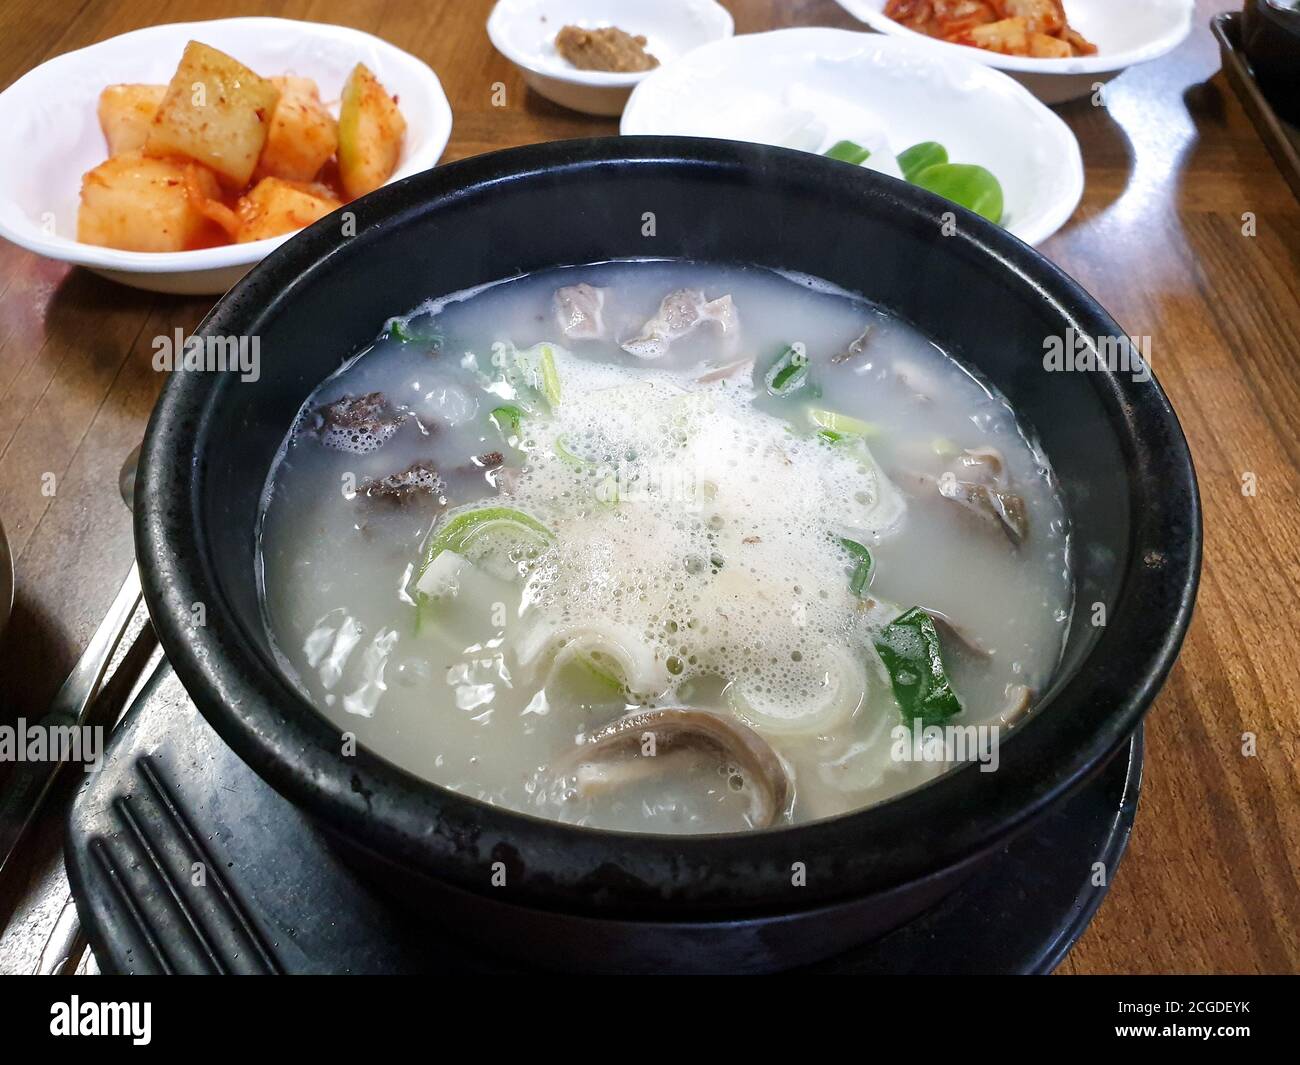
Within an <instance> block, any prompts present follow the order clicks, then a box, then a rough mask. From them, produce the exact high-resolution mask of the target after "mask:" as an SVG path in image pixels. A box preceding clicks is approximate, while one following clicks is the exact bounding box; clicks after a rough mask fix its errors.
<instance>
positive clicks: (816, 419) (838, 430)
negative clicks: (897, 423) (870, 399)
mask: <svg viewBox="0 0 1300 1065" xmlns="http://www.w3.org/2000/svg"><path fill="white" fill-rule="evenodd" d="M808 420H809V421H811V422H812V423H813V425H815V426H817V428H818V429H820V430H821V435H822V436H824V437H826V439H827V440H830V441H832V442H835V441H838V440H842V439H844V437H846V436H862V437H867V436H876V435H877V433H878V431H879V430H877V428H876V427H875V426H874V425H872V424H871V423H870V422H864V421H863V420H862V419H861V418H851V417H849V415H847V414H838V413H836V412H835V411H833V410H822V409H821V408H820V407H812V408H811V409H810V410H809V411H808Z"/></svg>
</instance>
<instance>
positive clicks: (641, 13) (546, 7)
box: [487, 0, 736, 115]
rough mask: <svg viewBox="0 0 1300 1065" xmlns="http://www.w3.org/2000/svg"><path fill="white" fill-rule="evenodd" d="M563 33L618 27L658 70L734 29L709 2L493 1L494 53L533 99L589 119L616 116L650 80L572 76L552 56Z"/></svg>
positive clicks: (637, 75) (573, 71)
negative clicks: (639, 42)
mask: <svg viewBox="0 0 1300 1065" xmlns="http://www.w3.org/2000/svg"><path fill="white" fill-rule="evenodd" d="M568 25H572V26H581V27H582V28H583V29H597V28H599V27H602V26H617V27H618V28H619V29H620V30H625V31H626V32H628V33H630V34H632V35H633V36H637V35H641V36H644V37H645V38H646V51H648V52H649V53H650V54H651V55H653V56H654V57H655V58H656V59H658V60H659V63H660V65H661V66H663V65H666V64H668V63H671V62H672V61H673V60H675V59H677V58H678V57H680V56H683V55H685V54H686V53H687V52H689V51H690V50H691V49H692V48H697V47H698V46H700V45H702V44H707V43H708V42H710V41H716V40H721V39H722V38H724V37H730V36H731V35H732V33H734V32H735V28H736V27H735V24H734V23H733V22H732V21H731V15H730V14H728V13H727V10H726V9H725V8H724V7H722V6H721V5H719V4H716V3H714V2H713V0H498V3H497V5H496V7H494V8H493V9H492V14H491V15H490V16H488V23H487V30H488V36H489V37H490V38H492V43H493V45H495V46H496V50H497V51H498V52H500V53H501V54H502V55H503V56H505V57H506V58H507V59H509V60H510V62H512V63H514V65H515V66H517V67H518V68H519V70H520V72H521V73H522V74H523V76H524V81H525V82H527V84H528V85H529V87H530V88H532V89H533V90H534V91H535V92H538V93H540V94H541V95H542V96H545V97H546V98H547V99H548V100H552V101H554V102H555V103H557V104H560V105H561V106H562V107H568V108H572V109H573V110H574V111H584V112H586V113H587V114H589V115H617V114H618V113H619V112H621V111H622V110H623V105H624V104H625V103H627V98H628V95H629V94H630V93H631V92H632V89H633V88H634V87H635V86H636V85H637V83H638V82H640V81H641V80H642V79H643V78H644V77H645V76H646V75H647V74H649V73H652V72H651V71H647V70H643V71H637V72H634V73H628V74H618V73H614V72H611V71H604V70H578V69H577V68H576V67H574V66H573V65H572V64H571V63H569V61H568V60H566V59H564V58H563V57H562V56H561V55H560V53H559V52H557V51H556V49H555V35H556V34H557V33H559V32H560V29H561V28H562V27H564V26H568Z"/></svg>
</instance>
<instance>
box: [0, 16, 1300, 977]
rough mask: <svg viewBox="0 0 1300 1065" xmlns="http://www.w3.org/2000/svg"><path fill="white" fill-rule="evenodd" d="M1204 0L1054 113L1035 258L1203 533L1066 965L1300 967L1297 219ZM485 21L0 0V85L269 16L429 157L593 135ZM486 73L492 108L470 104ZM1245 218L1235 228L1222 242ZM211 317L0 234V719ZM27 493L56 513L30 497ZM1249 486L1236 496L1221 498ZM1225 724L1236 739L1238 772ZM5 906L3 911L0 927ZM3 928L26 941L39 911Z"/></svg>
mask: <svg viewBox="0 0 1300 1065" xmlns="http://www.w3.org/2000/svg"><path fill="white" fill-rule="evenodd" d="M1228 5H1229V0H1212V2H1205V0H1199V2H1198V10H1197V16H1196V28H1195V31H1194V33H1193V36H1192V38H1191V39H1190V40H1189V41H1187V42H1186V43H1185V44H1184V45H1183V46H1182V47H1181V48H1179V49H1178V50H1177V51H1176V52H1175V53H1173V54H1172V55H1170V56H1167V57H1165V58H1164V59H1162V60H1159V61H1157V62H1154V63H1151V64H1148V65H1147V66H1143V67H1140V68H1137V69H1135V70H1132V71H1130V72H1129V73H1127V74H1125V75H1124V76H1123V77H1122V78H1120V79H1119V80H1118V81H1116V82H1114V83H1113V84H1112V85H1111V86H1110V87H1109V88H1108V90H1107V92H1106V94H1105V105H1104V106H1100V107H1097V106H1093V105H1092V104H1091V103H1090V102H1089V101H1088V100H1083V101H1078V102H1076V103H1072V104H1068V105H1065V106H1063V107H1061V108H1059V113H1060V114H1061V115H1062V117H1063V118H1064V119H1065V121H1066V122H1068V123H1069V124H1070V126H1071V127H1072V128H1073V130H1074V131H1075V133H1076V134H1077V135H1078V138H1079V141H1080V143H1081V145H1082V147H1083V155H1084V161H1085V164H1086V167H1087V189H1086V191H1085V193H1084V199H1083V203H1082V205H1081V206H1080V208H1079V210H1078V212H1077V213H1076V214H1075V216H1074V218H1073V219H1072V220H1071V222H1070V223H1069V224H1068V225H1067V226H1066V227H1065V228H1064V229H1063V230H1062V231H1061V232H1060V233H1058V234H1057V235H1056V236H1055V237H1053V238H1052V239H1051V240H1049V241H1048V242H1047V243H1046V244H1045V245H1044V247H1043V251H1044V252H1045V253H1046V254H1047V255H1049V256H1051V257H1052V258H1053V259H1055V260H1056V261H1057V262H1059V263H1060V264H1061V265H1062V266H1064V267H1065V269H1066V270H1067V271H1068V272H1069V273H1071V274H1073V275H1074V276H1075V277H1077V278H1078V279H1079V280H1080V281H1081V282H1082V283H1083V284H1084V285H1085V286H1086V287H1087V288H1088V289H1089V290H1091V291H1092V292H1093V293H1094V294H1095V295H1096V296H1097V298H1098V299H1099V300H1100V301H1101V302H1102V303H1103V304H1104V305H1105V306H1106V307H1107V308H1108V309H1109V310H1110V311H1111V312H1112V313H1113V314H1114V316H1115V317H1116V319H1118V321H1119V322H1120V323H1122V325H1123V326H1124V328H1125V329H1127V330H1128V331H1129V332H1131V333H1134V334H1139V335H1148V336H1150V337H1152V338H1153V345H1154V347H1153V362H1154V367H1155V370H1156V373H1157V375H1158V377H1159V379H1160V382H1161V384H1163V386H1164V388H1165V389H1166V391H1167V392H1168V393H1169V395H1170V398H1171V399H1172V400H1173V403H1174V405H1175V407H1176V408H1177V409H1178V413H1179V415H1180V417H1181V419H1182V422H1183V426H1184V428H1185V429H1186V432H1187V435H1188V438H1189V439H1190V441H1191V446H1192V451H1193V453H1194V455H1195V458H1196V464H1197V469H1198V472H1199V475H1200V483H1201V492H1202V497H1203V501H1204V506H1205V533H1206V540H1205V570H1204V576H1203V579H1202V583H1201V594H1200V603H1199V606H1198V609H1197V613H1196V618H1195V621H1194V622H1193V624H1192V628H1191V632H1190V633H1189V635H1188V638H1187V642H1186V644H1185V646H1184V649H1183V654H1182V658H1181V659H1180V660H1179V663H1178V665H1177V667H1176V668H1175V669H1174V672H1173V675H1172V677H1171V679H1170V681H1169V683H1168V684H1167V686H1166V687H1165V689H1164V692H1163V693H1162V695H1161V696H1160V698H1159V700H1158V701H1157V703H1156V705H1155V707H1154V709H1153V710H1152V713H1151V716H1150V718H1149V719H1148V720H1149V724H1148V727H1147V761H1146V778H1145V784H1144V788H1143V796H1142V804H1141V811H1140V814H1139V816H1138V819H1137V827H1136V830H1135V832H1134V834H1133V840H1132V844H1131V846H1130V849H1129V852H1128V855H1127V857H1126V858H1125V859H1124V863H1123V865H1122V867H1121V869H1120V871H1119V873H1118V876H1117V877H1116V879H1115V882H1114V884H1113V887H1112V890H1111V893H1110V895H1109V896H1108V898H1107V900H1106V901H1105V903H1104V905H1103V906H1102V908H1101V911H1100V914H1099V915H1098V917H1097V919H1096V920H1095V922H1094V923H1093V925H1092V927H1091V928H1090V929H1089V930H1088V932H1087V933H1086V934H1085V935H1084V937H1083V939H1082V941H1081V942H1080V943H1079V945H1078V946H1077V947H1076V948H1075V950H1074V951H1073V953H1072V954H1071V955H1070V957H1069V958H1068V959H1067V960H1066V962H1065V963H1064V965H1063V966H1062V970H1063V971H1065V972H1072V973H1101V972H1261V971H1263V972H1280V971H1290V972H1294V971H1297V970H1298V969H1300V904H1298V902H1297V900H1298V899H1300V889H1298V886H1297V877H1298V876H1300V757H1298V747H1297V739H1296V737H1297V733H1298V732H1300V652H1298V651H1297V644H1296V630H1297V628H1298V627H1300V624H1298V623H1300V522H1298V521H1297V487H1298V486H1300V474H1298V473H1297V469H1298V468H1300V204H1298V203H1297V202H1296V200H1295V198H1294V197H1293V196H1292V194H1291V192H1290V190H1289V189H1288V188H1287V186H1286V184H1285V183H1284V181H1283V180H1282V178H1281V177H1280V176H1279V174H1278V172H1277V170H1276V168H1275V167H1274V164H1273V162H1272V160H1271V159H1270V157H1269V156H1268V155H1267V153H1266V151H1265V149H1264V147H1263V146H1262V144H1261V142H1260V140H1259V138H1258V137H1257V136H1256V133H1255V130H1254V128H1253V127H1252V126H1251V124H1250V122H1249V120H1248V119H1247V117H1246V115H1245V113H1244V112H1243V110H1242V108H1241V106H1240V104H1239V103H1238V101H1237V99H1236V97H1235V96H1234V94H1233V93H1232V91H1231V89H1230V88H1229V87H1228V86H1227V85H1226V83H1225V81H1224V79H1223V77H1222V75H1221V74H1219V73H1218V70H1219V57H1218V53H1217V50H1216V47H1215V45H1214V43H1213V41H1212V38H1211V36H1210V33H1209V31H1208V29H1207V23H1208V20H1209V18H1210V16H1211V15H1212V14H1213V13H1215V12H1216V11H1218V10H1220V9H1222V8H1225V7H1227V6H1228ZM727 6H728V7H730V8H731V9H732V10H733V11H734V13H735V15H736V30H737V32H738V33H748V32H754V31H758V30H765V29H772V28H776V27H779V26H804V25H828V26H840V27H846V28H861V27H858V26H857V25H856V24H855V22H854V21H853V20H852V19H851V18H850V17H849V16H847V15H846V14H845V13H844V12H843V11H842V10H841V9H840V8H839V7H838V6H836V5H835V4H834V3H832V2H831V0H732V2H730V3H728V4H727ZM489 7H490V4H489V3H487V2H486V0H482V2H466V0H422V2H420V3H414V2H410V3H399V2H389V0H284V2H279V3H264V4H260V5H254V4H246V3H229V2H204V0H147V2H146V0H121V2H118V3H113V4H103V3H96V2H93V0H71V2H69V0H0V42H3V45H2V46H0V85H8V84H10V83H11V82H12V81H13V80H14V79H16V78H17V77H19V76H20V75H22V74H23V73H24V72H26V71H27V70H29V69H31V68H32V67H34V66H35V65H37V64H38V63H40V62H42V61H43V60H46V59H48V58H50V57H51V56H54V55H57V54H59V53H60V52H65V51H68V50H70V49H73V48H78V47H81V46H83V45H86V44H90V43H92V42H94V41H99V40H103V39H104V38H106V37H110V36H112V35H114V34H118V33H122V32H124V31H126V30H130V29H135V28H137V27H140V26H145V25H150V24H153V23H159V22H181V21H187V20H190V19H199V18H215V17H224V16H231V15H241V14H253V13H257V14H274V15H283V16H287V17H293V18H304V19H312V20H316V21H330V22H340V23H344V24H347V25H351V26H356V27H359V28H361V29H365V30H368V31H370V32H372V33H375V34H378V35H380V36H382V37H385V38H387V39H389V40H391V41H393V42H395V43H397V44H398V45H399V46H401V47H403V48H405V49H407V50H409V51H411V52H413V53H414V54H416V55H418V56H420V57H422V58H424V59H425V60H427V61H428V62H429V64H430V65H431V66H433V68H434V69H435V70H436V71H437V72H438V74H439V76H440V77H441V78H442V82H443V85H444V86H445V88H446V91H447V94H448V96H449V97H450V99H451V103H452V107H453V109H454V111H455V128H454V130H453V132H452V138H451V144H450V145H449V146H448V149H447V153H446V156H445V157H444V158H445V159H446V160H452V159H459V158H461V157H463V156H467V155H473V154H476V153H479V152H485V151H489V150H491V149H495V148H502V147H507V146H511V145H517V144H527V143H530V142H534V141H541V140H551V139H557V138H564V137H577V136H587V135H599V134H613V133H615V132H617V127H616V123H615V122H614V121H613V120H605V119H594V118H588V117H585V116H582V115H578V114H574V113H571V112H567V111H564V110H562V109H560V108H558V107H555V106H553V105H551V104H549V103H547V102H546V101H544V100H542V99H540V98H538V97H536V96H534V95H532V94H531V93H529V92H528V91H527V90H526V89H525V88H524V86H523V84H522V82H521V80H520V78H519V76H518V74H517V73H516V71H515V69H514V68H513V67H512V66H511V65H510V64H509V63H508V62H506V61H505V60H504V59H503V58H502V57H501V56H499V55H498V54H497V53H496V52H495V51H494V50H493V48H492V46H491V44H490V43H489V42H488V39H487V35H486V33H485V31H484V20H485V18H486V15H487V11H488V9H489ZM106 76H107V72H106ZM496 82H504V83H505V85H506V87H507V102H508V106H506V107H505V108H499V107H494V106H492V100H491V97H492V93H493V85H494V83H496ZM88 106H89V104H88ZM4 165H5V166H16V165H21V160H17V159H9V160H5V162H4ZM1248 213H1249V214H1250V215H1251V216H1253V218H1254V220H1255V225H1254V233H1253V234H1247V233H1245V232H1243V226H1244V222H1243V219H1244V218H1245V216H1246V215H1247V214H1248ZM209 305H210V301H209V300H207V299H180V298H173V297H166V296H156V295H150V294H147V293H143V292H136V291H133V290H131V289H127V288H122V287H119V286H117V285H114V284H111V283H109V282H107V281H103V280H100V279H99V278H97V277H94V276H92V275H91V274H88V273H86V272H85V271H82V270H79V269H69V268H68V267H66V266H64V265H63V264H60V263H54V262H49V261H44V260H41V259H38V258H36V257H34V256H32V255H30V254H28V253H26V252H23V251H20V250H18V249H17V248H15V247H13V246H11V245H8V244H2V243H0V514H2V515H3V518H4V523H5V526H6V528H7V529H8V532H9V537H10V540H11V543H12V547H13V551H14V554H15V556H16V558H17V565H18V606H17V611H16V614H15V617H14V619H13V622H12V624H11V627H10V629H9V631H8V632H7V633H6V635H5V638H4V641H3V646H2V647H0V685H2V690H3V699H2V709H0V713H2V714H3V719H4V720H5V721H10V720H12V719H13V718H15V717H17V716H20V715H23V716H26V717H27V718H28V719H35V718H36V717H39V716H40V714H41V713H42V712H43V710H44V709H45V707H46V705H47V704H48V702H49V700H50V697H51V696H52V695H53V694H54V692H55V690H56V689H57V688H58V686H59V684H60V683H61V682H62V679H63V677H64V676H65V675H66V673H67V671H68V669H69V668H70V667H71V665H72V664H73V662H74V661H75V659H76V656H77V655H78V654H79V652H80V649H81V648H82V647H83V646H84V644H85V642H86V640H87V639H88V637H89V635H90V633H91V632H92V631H93V630H94V628H95V626H96V624H97V623H98V622H99V620H100V618H101V617H102V616H103V614H104V612H105V610H106V608H107V607H108V604H109V602H110V600H111V598H112V596H113V593H114V591H115V590H116V588H117V586H118V583H119V581H120V580H121V578H122V576H123V575H124V574H125V572H126V569H127V567H128V565H129V562H130V557H131V532H130V525H129V520H128V515H127V512H126V510H125V508H124V507H123V506H122V503H121V501H120V499H119V498H118V490H117V471H118V467H119V465H120V463H121V461H122V459H123V457H124V456H125V455H126V453H127V452H128V451H129V450H130V449H131V447H132V446H133V445H134V444H135V443H137V442H138V440H139V438H140V435H141V432H142V430H143V428H144V424H145V421H146V419H147V417H148V414H149V410H150V407H151V406H152V404H153V401H154V398H155V396H156V394H157V392H158V390H159V389H160V387H161V386H162V384H163V379H162V377H161V376H160V375H159V374H157V373H155V372H154V371H153V370H152V369H151V368H150V356H151V348H150V340H151V338H152V337H154V336H155V335H157V334H159V333H170V332H171V331H172V330H173V329H174V328H176V327H178V326H179V327H181V328H183V329H185V330H187V331H188V330H190V329H191V328H193V327H194V326H195V325H196V324H197V323H198V321H199V320H200V318H201V317H202V316H203V314H204V312H205V311H206V310H207V309H208V307H209ZM47 475H53V478H54V482H53V483H54V485H55V493H54V495H53V496H50V495H47V494H43V492H42V487H43V484H48V483H49V477H48V476H47ZM1248 475H1253V480H1254V483H1255V485H1256V491H1255V493H1254V494H1253V495H1250V494H1245V493H1243V490H1242V484H1243V479H1247V478H1248ZM1247 732H1249V733H1253V734H1254V735H1255V736H1256V738H1257V739H1256V743H1257V750H1256V753H1255V754H1254V756H1249V757H1248V756H1244V755H1243V754H1242V746H1243V739H1242V737H1243V734H1244V733H1247ZM60 827H61V815H60V814H58V813H54V812H52V813H51V814H50V815H49V816H47V818H46V824H45V825H44V826H43V830H44V831H43V837H42V839H41V840H40V846H39V847H38V848H37V849H36V851H37V853H36V854H35V855H34V856H32V857H31V858H29V862H30V869H31V870H32V873H31V878H32V881H33V882H35V881H36V880H38V879H40V877H42V876H44V877H46V878H47V879H48V878H49V877H50V876H53V875H57V874H54V873H50V872H49V868H50V866H51V863H52V862H53V863H55V864H56V863H57V862H56V855H57V847H58V838H59V830H60ZM42 863H44V864H42ZM41 869H45V870H46V871H45V872H44V873H42V872H40V870H41ZM13 896H14V889H11V890H10V891H9V892H8V895H7V897H5V896H0V924H3V921H4V918H5V917H6V916H7V915H8V913H9V910H10V909H11V908H12V907H13V906H14V905H15V904H16V901H15V898H14V897H13ZM25 919H26V920H27V921H28V923H29V925H30V926H31V927H30V928H29V929H28V932H29V935H28V936H27V938H28V940H32V939H33V938H34V936H33V930H39V928H40V922H41V921H42V920H44V921H48V920H49V919H50V918H49V917H48V914H47V915H45V916H42V915H41V914H39V913H27V915H26V918H25ZM0 966H3V959H0Z"/></svg>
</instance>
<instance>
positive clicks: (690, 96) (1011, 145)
mask: <svg viewBox="0 0 1300 1065" xmlns="http://www.w3.org/2000/svg"><path fill="white" fill-rule="evenodd" d="M799 115H815V116H816V122H814V123H813V124H812V125H811V126H807V125H800V121H801V120H800V119H799V117H798V116H799ZM620 130H621V132H623V133H627V134H676V135H681V136H696V137H718V138H722V139H726V140H750V141H757V142H759V143H766V144H777V145H780V146H783V147H797V148H803V149H805V150H808V151H814V152H819V151H824V150H825V149H826V148H827V147H829V146H830V145H831V144H834V143H835V142H836V141H839V140H853V141H857V142H858V143H860V144H863V145H864V147H869V148H871V147H875V148H876V149H878V150H877V151H876V153H875V154H874V155H873V157H872V158H871V159H868V160H867V163H866V165H867V166H868V167H870V168H872V169H878V170H883V172H885V173H889V174H892V175H893V176H895V177H898V176H899V173H898V168H897V166H896V164H894V163H893V161H892V156H891V155H890V153H897V152H900V151H902V150H903V149H904V148H907V147H910V146H911V145H913V144H917V143H920V142H921V141H938V142H939V143H941V144H943V145H944V146H945V147H946V148H947V149H948V154H949V158H950V159H951V161H952V162H957V163H977V164H979V165H980V166H983V167H985V168H987V169H988V170H990V171H991V172H992V173H993V174H994V176H995V177H997V179H998V181H999V182H1000V183H1001V185H1002V192H1003V203H1004V213H1003V220H1002V224H1003V225H1004V226H1005V227H1006V228H1007V229H1008V230H1010V231H1011V232H1012V233H1014V234H1015V235H1016V236H1018V237H1019V238H1020V239H1021V240H1023V241H1025V242H1026V243H1028V244H1037V243H1039V242H1040V241H1043V240H1045V239H1046V238H1047V237H1049V236H1050V235H1051V234H1052V233H1054V232H1055V231H1056V230H1057V229H1059V228H1060V227H1061V226H1062V225H1063V224H1064V223H1065V221H1066V220H1067V219H1068V218H1069V217H1070V215H1071V214H1073V213H1074V209H1075V207H1077V206H1078V203H1079V198H1080V197H1081V196H1082V195H1083V160H1082V158H1081V157H1080V154H1079V143H1078V141H1076V140H1075V139H1074V134H1073V133H1071V132H1070V130H1069V127H1067V126H1066V125H1065V123H1064V122H1062V121H1061V120H1060V118H1058V117H1057V116H1056V115H1054V114H1053V113H1052V112H1051V111H1050V110H1048V109H1047V108H1046V107H1044V106H1043V105H1042V104H1041V103H1039V102H1038V101H1037V100H1035V99H1034V98H1033V96H1031V95H1030V94H1029V93H1028V92H1027V91H1026V90H1025V89H1023V88H1022V87H1021V86H1019V85H1017V84H1016V83H1015V82H1014V81H1012V80H1011V79H1010V78H1008V77H1007V76H1006V75H1005V74H1000V73H998V72H997V71H996V70H991V69H990V68H989V67H986V66H983V65H981V64H979V63H975V62H972V61H971V60H969V59H966V58H964V57H962V56H948V55H946V54H941V53H939V52H938V51H937V50H936V49H933V48H930V47H927V46H926V45H924V44H921V43H919V42H916V41H907V40H902V39H901V38H896V37H882V36H880V35H878V34H872V33H854V32H852V31H851V30H832V29H817V28H807V29H793V30H776V31H774V32H771V33H754V34H743V35H742V36H740V37H733V38H732V39H730V40H727V41H719V42H718V43H716V44H710V45H706V46H705V47H703V48H700V49H697V50H696V51H694V52H692V53H691V54H690V55H688V56H686V57H685V58H684V59H680V60H678V61H677V62H676V63H674V64H672V65H671V66H668V67H664V68H663V69H662V70H657V71H655V72H654V73H652V74H651V75H650V77H648V78H646V79H645V81H643V82H642V83H641V84H640V85H639V86H637V88H636V91H635V92H633V93H632V98H631V100H629V101H628V105H627V110H626V111H624V112H623V122H622V125H621V127H620ZM792 131H793V132H792Z"/></svg>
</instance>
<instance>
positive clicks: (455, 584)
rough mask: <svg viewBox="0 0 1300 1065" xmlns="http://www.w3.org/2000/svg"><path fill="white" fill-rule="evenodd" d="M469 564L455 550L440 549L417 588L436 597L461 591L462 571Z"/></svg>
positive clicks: (421, 575) (421, 576)
mask: <svg viewBox="0 0 1300 1065" xmlns="http://www.w3.org/2000/svg"><path fill="white" fill-rule="evenodd" d="M469 564H470V563H469V560H468V559H467V558H465V557H464V556H462V555H458V554H456V552H455V551H440V552H438V554H436V555H435V556H434V557H433V560H432V561H431V562H430V563H429V565H428V567H427V568H426V569H425V571H424V572H423V573H422V574H420V579H419V580H418V581H416V582H415V590H416V591H417V592H422V593H423V594H424V595H427V596H431V597H432V598H435V599H439V598H442V597H444V596H452V595H455V594H456V593H457V592H458V591H460V571H461V570H462V569H464V568H465V567H466V566H468V565H469Z"/></svg>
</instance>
